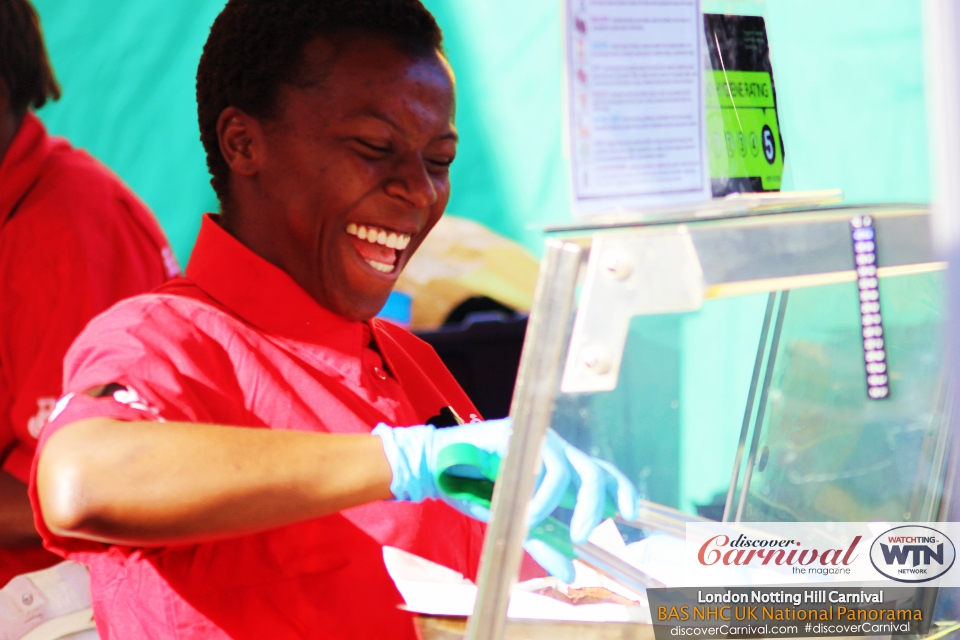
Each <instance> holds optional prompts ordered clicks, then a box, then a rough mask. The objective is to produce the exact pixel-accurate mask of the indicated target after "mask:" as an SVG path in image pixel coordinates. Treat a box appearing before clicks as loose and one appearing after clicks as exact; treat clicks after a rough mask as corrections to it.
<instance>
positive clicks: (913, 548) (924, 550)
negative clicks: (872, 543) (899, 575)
mask: <svg viewBox="0 0 960 640" xmlns="http://www.w3.org/2000/svg"><path fill="white" fill-rule="evenodd" d="M930 541H931V542H934V541H936V538H930ZM880 550H881V551H882V552H883V561H884V562H885V563H886V564H901V565H902V564H906V563H907V559H909V558H910V556H911V555H913V566H914V567H916V566H919V565H920V563H921V562H923V564H930V561H931V560H933V561H934V562H936V563H937V564H943V543H942V542H941V543H940V544H938V545H937V550H936V551H934V550H933V549H931V548H930V547H929V546H927V545H925V544H904V545H899V544H895V545H893V546H892V547H891V546H887V545H885V544H883V543H881V544H880ZM921 558H922V560H921ZM904 571H905V570H904ZM923 571H925V569H924V570H923Z"/></svg>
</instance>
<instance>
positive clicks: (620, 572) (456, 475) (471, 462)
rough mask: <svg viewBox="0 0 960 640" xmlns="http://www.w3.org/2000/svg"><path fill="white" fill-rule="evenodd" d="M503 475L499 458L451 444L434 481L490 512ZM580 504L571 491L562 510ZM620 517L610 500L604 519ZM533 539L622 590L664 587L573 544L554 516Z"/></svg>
mask: <svg viewBox="0 0 960 640" xmlns="http://www.w3.org/2000/svg"><path fill="white" fill-rule="evenodd" d="M499 474H500V456H498V455H496V454H494V453H490V452H488V451H484V450H483V449H479V448H477V447H475V446H474V445H472V444H467V443H458V444H451V445H448V446H446V447H444V448H443V449H441V450H440V452H439V453H438V454H437V471H436V477H435V478H434V479H435V481H436V484H437V488H438V489H440V491H441V493H443V494H444V495H445V496H447V497H449V498H452V499H454V500H460V501H463V502H469V503H472V504H475V505H479V506H482V507H485V508H487V509H489V508H490V502H491V499H492V497H493V485H494V482H496V480H497V477H498V476H499ZM576 502H577V495H576V490H575V489H574V488H573V487H570V488H569V489H568V490H567V493H566V494H565V495H564V496H563V498H562V499H561V501H560V506H561V507H564V508H567V509H573V507H574V506H575V505H576ZM616 515H617V507H616V505H615V504H614V503H613V501H612V500H610V499H609V498H608V499H607V503H606V505H605V508H604V512H603V517H604V518H612V517H614V516H616ZM529 535H530V537H531V538H536V539H538V540H542V541H543V542H545V543H547V544H548V545H550V546H551V547H553V548H554V549H556V550H557V551H559V552H560V553H562V554H563V555H565V556H566V557H568V558H570V559H571V560H572V559H574V558H578V559H580V560H582V561H583V562H585V563H586V564H588V565H590V566H591V567H593V568H594V569H596V570H597V571H599V572H601V573H603V574H605V575H607V576H609V577H610V578H612V579H613V580H616V581H617V582H619V583H620V584H622V585H623V586H625V587H627V588H628V589H631V590H633V591H637V592H639V593H643V592H644V590H645V589H646V588H647V587H661V586H663V585H662V583H660V582H659V581H657V580H655V579H654V578H652V577H650V576H649V575H647V574H646V573H644V572H642V571H640V570H639V569H637V568H636V567H634V566H633V565H630V564H628V563H626V562H624V561H623V560H621V559H620V558H618V557H617V556H615V555H613V554H612V553H610V552H608V551H605V550H604V549H601V548H600V547H598V546H597V545H595V544H593V543H590V542H586V543H584V544H577V545H575V544H573V543H572V542H571V541H570V527H569V526H567V524H566V523H564V522H561V521H560V520H557V519H556V518H554V517H553V516H550V517H547V518H546V519H545V520H543V521H542V522H540V523H539V524H537V525H536V526H534V527H533V528H531V529H530V534H529Z"/></svg>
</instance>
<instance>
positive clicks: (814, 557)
mask: <svg viewBox="0 0 960 640" xmlns="http://www.w3.org/2000/svg"><path fill="white" fill-rule="evenodd" d="M862 539H863V537H862V536H855V537H853V539H852V540H851V541H850V544H849V545H847V546H845V547H842V548H833V549H816V548H808V547H805V546H804V545H803V544H802V543H801V542H800V541H799V540H790V539H783V538H752V537H750V536H746V535H744V534H740V535H739V536H738V537H736V538H732V537H731V536H727V535H723V534H720V535H715V536H713V537H711V538H709V539H708V540H707V541H706V542H704V543H703V545H702V546H701V547H700V552H699V553H698V554H697V560H698V561H699V563H700V564H701V565H703V566H705V567H709V566H714V565H717V566H723V565H726V566H741V567H742V566H755V567H757V566H767V567H797V568H801V567H802V572H803V573H804V574H822V575H832V574H839V573H849V569H848V568H847V567H848V566H849V565H850V564H851V563H853V561H854V560H856V559H857V557H858V555H859V554H858V553H856V551H857V546H858V545H859V544H860V541H861V540H862Z"/></svg>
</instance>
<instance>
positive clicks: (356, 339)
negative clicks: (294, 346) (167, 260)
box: [186, 214, 371, 353]
mask: <svg viewBox="0 0 960 640" xmlns="http://www.w3.org/2000/svg"><path fill="white" fill-rule="evenodd" d="M217 218H218V216H216V215H214V214H207V215H205V216H204V217H203V222H202V223H201V225H200V233H199V235H198V236H197V242H196V244H195V245H194V248H193V253H192V254H191V257H190V262H189V263H188V264H187V269H186V276H187V278H189V279H190V280H192V281H193V283H194V284H196V285H197V286H198V287H200V288H201V289H202V290H203V291H204V292H205V293H206V294H207V295H209V296H210V297H212V298H213V299H214V300H216V301H217V302H219V303H220V304H222V305H224V306H225V307H227V308H228V309H230V311H232V312H233V313H234V314H236V315H237V316H239V317H240V318H242V319H243V320H244V321H246V322H247V323H249V324H252V325H254V326H255V327H258V328H260V329H262V330H264V331H266V332H268V333H270V334H274V335H279V336H283V337H288V338H293V339H294V340H300V341H303V342H313V343H317V342H322V343H323V344H324V345H328V346H330V347H332V348H336V349H338V350H341V351H344V352H347V353H358V352H359V349H361V348H362V347H365V346H367V345H369V343H370V336H371V330H370V326H369V325H368V324H367V323H363V322H358V321H354V320H348V319H346V318H344V317H343V316H339V315H337V314H335V313H333V312H332V311H329V310H327V309H325V308H324V307H322V306H320V304H319V303H317V301H316V300H314V299H313V298H311V297H310V295H309V294H308V293H307V292H306V291H304V290H303V289H302V288H301V287H300V285H298V284H297V283H296V282H295V281H294V280H293V278H291V277H290V276H289V275H287V273H286V272H284V271H283V270H282V269H280V268H279V267H277V266H275V265H273V264H271V263H269V262H267V261H266V260H264V259H263V258H261V257H260V256H259V255H257V254H256V253H254V252H253V251H251V250H250V249H248V248H247V247H246V246H245V245H244V244H243V243H241V242H240V241H239V240H237V239H236V238H235V237H233V236H232V235H230V234H229V233H228V232H227V231H225V230H224V229H223V228H222V227H221V226H220V225H219V224H218V222H217Z"/></svg>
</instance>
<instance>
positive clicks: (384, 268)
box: [363, 258, 394, 273]
mask: <svg viewBox="0 0 960 640" xmlns="http://www.w3.org/2000/svg"><path fill="white" fill-rule="evenodd" d="M363 261H364V262H366V263H367V264H368V265H370V266H371V267H373V268H374V269H376V270H377V271H380V272H381V273H393V269H394V265H392V264H383V263H382V262H377V261H376V260H367V259H366V258H364V259H363Z"/></svg>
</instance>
